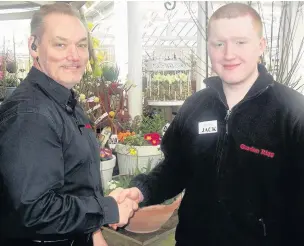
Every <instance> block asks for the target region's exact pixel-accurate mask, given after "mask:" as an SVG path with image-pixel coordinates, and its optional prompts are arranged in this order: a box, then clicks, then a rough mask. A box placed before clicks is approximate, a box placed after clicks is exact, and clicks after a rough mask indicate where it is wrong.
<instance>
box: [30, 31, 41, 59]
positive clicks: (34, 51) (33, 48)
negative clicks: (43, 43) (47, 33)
mask: <svg viewBox="0 0 304 246" xmlns="http://www.w3.org/2000/svg"><path fill="white" fill-rule="evenodd" d="M28 49H29V52H30V55H31V57H33V58H34V59H37V57H38V56H39V48H38V45H37V38H36V37H35V36H31V37H30V38H29V39H28Z"/></svg>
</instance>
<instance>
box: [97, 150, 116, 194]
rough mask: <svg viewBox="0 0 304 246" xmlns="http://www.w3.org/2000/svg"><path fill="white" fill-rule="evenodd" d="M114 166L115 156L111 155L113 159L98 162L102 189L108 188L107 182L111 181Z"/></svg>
mask: <svg viewBox="0 0 304 246" xmlns="http://www.w3.org/2000/svg"><path fill="white" fill-rule="evenodd" d="M115 164H116V156H115V155H113V158H112V159H110V160H107V161H100V176H101V183H102V188H103V189H107V188H108V182H110V181H111V180H112V175H113V169H114V167H115Z"/></svg>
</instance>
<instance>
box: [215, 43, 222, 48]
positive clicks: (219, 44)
mask: <svg viewBox="0 0 304 246" xmlns="http://www.w3.org/2000/svg"><path fill="white" fill-rule="evenodd" d="M215 46H216V47H222V46H224V44H223V43H215Z"/></svg>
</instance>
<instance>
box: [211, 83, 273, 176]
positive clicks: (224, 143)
mask: <svg viewBox="0 0 304 246" xmlns="http://www.w3.org/2000/svg"><path fill="white" fill-rule="evenodd" d="M269 87H270V85H268V86H267V87H266V88H264V89H262V90H260V91H259V92H258V93H256V94H255V95H253V96H252V97H249V98H247V99H245V100H242V101H240V102H239V103H238V104H236V105H235V106H234V107H233V108H232V109H229V108H228V106H227V105H226V104H225V103H224V101H223V100H222V99H221V97H220V94H219V93H218V96H219V99H220V101H221V102H222V103H223V105H224V106H225V108H226V110H227V112H226V116H225V129H226V132H225V134H224V137H223V140H222V141H221V143H220V148H219V151H218V153H219V154H218V156H219V158H218V160H217V163H216V167H217V176H218V175H219V173H220V168H221V161H222V156H223V152H224V147H225V145H226V142H227V139H228V134H229V119H231V114H232V113H233V112H234V111H235V110H236V108H238V107H240V105H242V104H243V103H245V102H247V101H249V100H252V99H254V98H257V97H258V96H260V95H261V94H263V93H264V92H265V91H267V90H268V88H269Z"/></svg>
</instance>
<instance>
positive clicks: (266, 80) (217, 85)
mask: <svg viewBox="0 0 304 246" xmlns="http://www.w3.org/2000/svg"><path fill="white" fill-rule="evenodd" d="M258 71H259V76H258V78H257V80H256V81H255V82H254V84H253V85H252V87H251V88H250V90H249V91H248V93H247V94H246V96H245V98H248V97H251V96H254V95H255V94H257V93H258V92H260V91H261V90H263V89H266V88H267V87H268V86H272V85H273V83H274V79H273V77H272V75H271V74H269V73H268V71H267V69H266V68H265V66H264V65H262V64H258ZM204 83H205V84H206V85H207V87H210V88H213V89H215V90H216V91H217V92H218V93H219V94H220V96H221V97H222V98H226V97H225V95H224V91H223V84H222V80H221V79H220V77H218V76H214V77H210V78H207V79H205V80H204ZM225 101H226V100H225Z"/></svg>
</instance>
